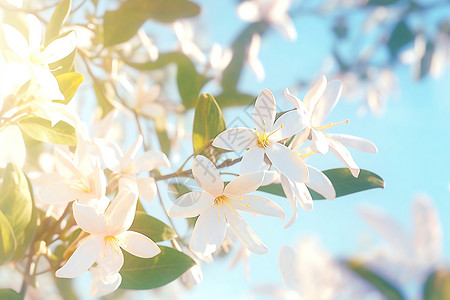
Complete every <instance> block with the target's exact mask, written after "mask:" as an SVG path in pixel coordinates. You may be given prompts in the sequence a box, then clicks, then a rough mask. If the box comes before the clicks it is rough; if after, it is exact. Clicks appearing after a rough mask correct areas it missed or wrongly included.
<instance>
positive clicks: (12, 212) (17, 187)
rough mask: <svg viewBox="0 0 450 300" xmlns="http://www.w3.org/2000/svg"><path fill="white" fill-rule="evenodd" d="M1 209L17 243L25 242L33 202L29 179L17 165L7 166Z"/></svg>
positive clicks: (0, 193)
mask: <svg viewBox="0 0 450 300" xmlns="http://www.w3.org/2000/svg"><path fill="white" fill-rule="evenodd" d="M0 211H2V213H3V214H4V216H5V217H6V218H7V219H8V222H9V224H10V225H11V228H12V230H13V232H14V236H15V238H16V242H17V245H21V244H23V243H24V242H25V229H26V228H27V226H28V224H29V223H30V221H31V217H32V213H33V202H32V199H31V193H30V190H29V186H28V180H27V178H26V176H25V174H23V172H22V170H20V169H19V168H18V167H17V166H16V165H14V164H12V163H9V164H8V165H7V166H6V171H5V176H4V177H3V184H2V188H1V190H0Z"/></svg>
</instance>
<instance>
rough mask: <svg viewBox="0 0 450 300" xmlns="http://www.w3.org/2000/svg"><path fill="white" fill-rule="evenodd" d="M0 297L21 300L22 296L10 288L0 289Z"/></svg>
mask: <svg viewBox="0 0 450 300" xmlns="http://www.w3.org/2000/svg"><path fill="white" fill-rule="evenodd" d="M0 299H8V300H22V296H21V295H20V294H17V293H16V292H15V291H14V290H12V289H0Z"/></svg>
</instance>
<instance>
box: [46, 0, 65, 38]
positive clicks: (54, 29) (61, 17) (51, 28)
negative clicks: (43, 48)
mask: <svg viewBox="0 0 450 300" xmlns="http://www.w3.org/2000/svg"><path fill="white" fill-rule="evenodd" d="M71 6H72V1H71V0H63V1H60V2H59V3H58V5H57V6H56V8H55V11H54V12H53V14H52V16H51V17H50V20H49V21H48V24H47V29H46V33H45V45H48V44H49V43H50V42H51V41H52V40H53V39H54V38H55V37H57V36H58V35H59V31H60V30H61V27H62V25H63V23H64V21H65V20H66V18H67V16H68V15H69V13H70V7H71Z"/></svg>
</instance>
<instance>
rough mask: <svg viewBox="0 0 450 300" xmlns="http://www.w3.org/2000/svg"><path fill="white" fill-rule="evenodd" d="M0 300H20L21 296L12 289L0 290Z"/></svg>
mask: <svg viewBox="0 0 450 300" xmlns="http://www.w3.org/2000/svg"><path fill="white" fill-rule="evenodd" d="M0 260H1V259H0ZM0 299H8V300H22V296H21V295H20V294H18V293H16V291H14V290H13V289H0Z"/></svg>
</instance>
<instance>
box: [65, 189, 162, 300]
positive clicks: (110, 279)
mask: <svg viewBox="0 0 450 300" xmlns="http://www.w3.org/2000/svg"><path fill="white" fill-rule="evenodd" d="M137 197H138V195H137V191H136V190H135V186H134V184H133V183H128V182H127V183H126V184H125V183H124V184H123V185H122V186H121V187H120V188H119V193H118V194H117V196H116V198H115V199H114V200H113V201H112V202H111V204H110V206H109V207H108V209H107V210H106V212H105V213H104V214H103V213H100V212H99V211H98V210H96V209H95V208H93V207H92V206H88V205H84V204H80V203H78V202H77V201H75V202H74V204H73V215H74V217H75V220H76V222H77V224H78V226H80V228H81V229H82V230H83V231H85V232H87V233H89V234H90V235H89V236H88V237H86V238H85V239H83V240H82V241H81V242H80V244H79V246H78V247H77V249H76V250H75V252H74V253H73V254H72V256H71V257H70V258H69V259H68V260H67V262H66V263H65V264H64V265H63V266H62V267H61V268H59V269H58V270H57V271H56V276H57V277H61V278H75V277H78V276H80V275H81V274H83V273H84V272H85V271H87V270H88V269H89V268H90V267H91V266H92V265H93V264H94V263H95V262H97V268H99V269H95V271H94V282H93V284H94V286H93V287H92V289H91V293H92V294H97V295H101V294H104V292H105V289H106V292H111V291H112V290H113V288H117V287H118V286H119V285H120V279H119V278H120V274H118V272H119V271H120V269H121V268H122V266H123V263H124V257H123V253H122V250H121V248H123V249H124V250H126V251H127V252H129V253H131V254H133V255H135V256H138V257H142V258H150V257H153V256H155V255H157V254H159V253H160V251H161V250H160V249H159V247H158V246H157V245H156V244H155V243H154V242H153V241H152V240H151V239H149V238H148V237H146V236H145V235H143V234H141V233H138V232H134V231H129V230H128V229H129V228H130V226H131V224H132V223H133V220H134V215H135V212H136V204H137ZM93 296H94V295H93Z"/></svg>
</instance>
